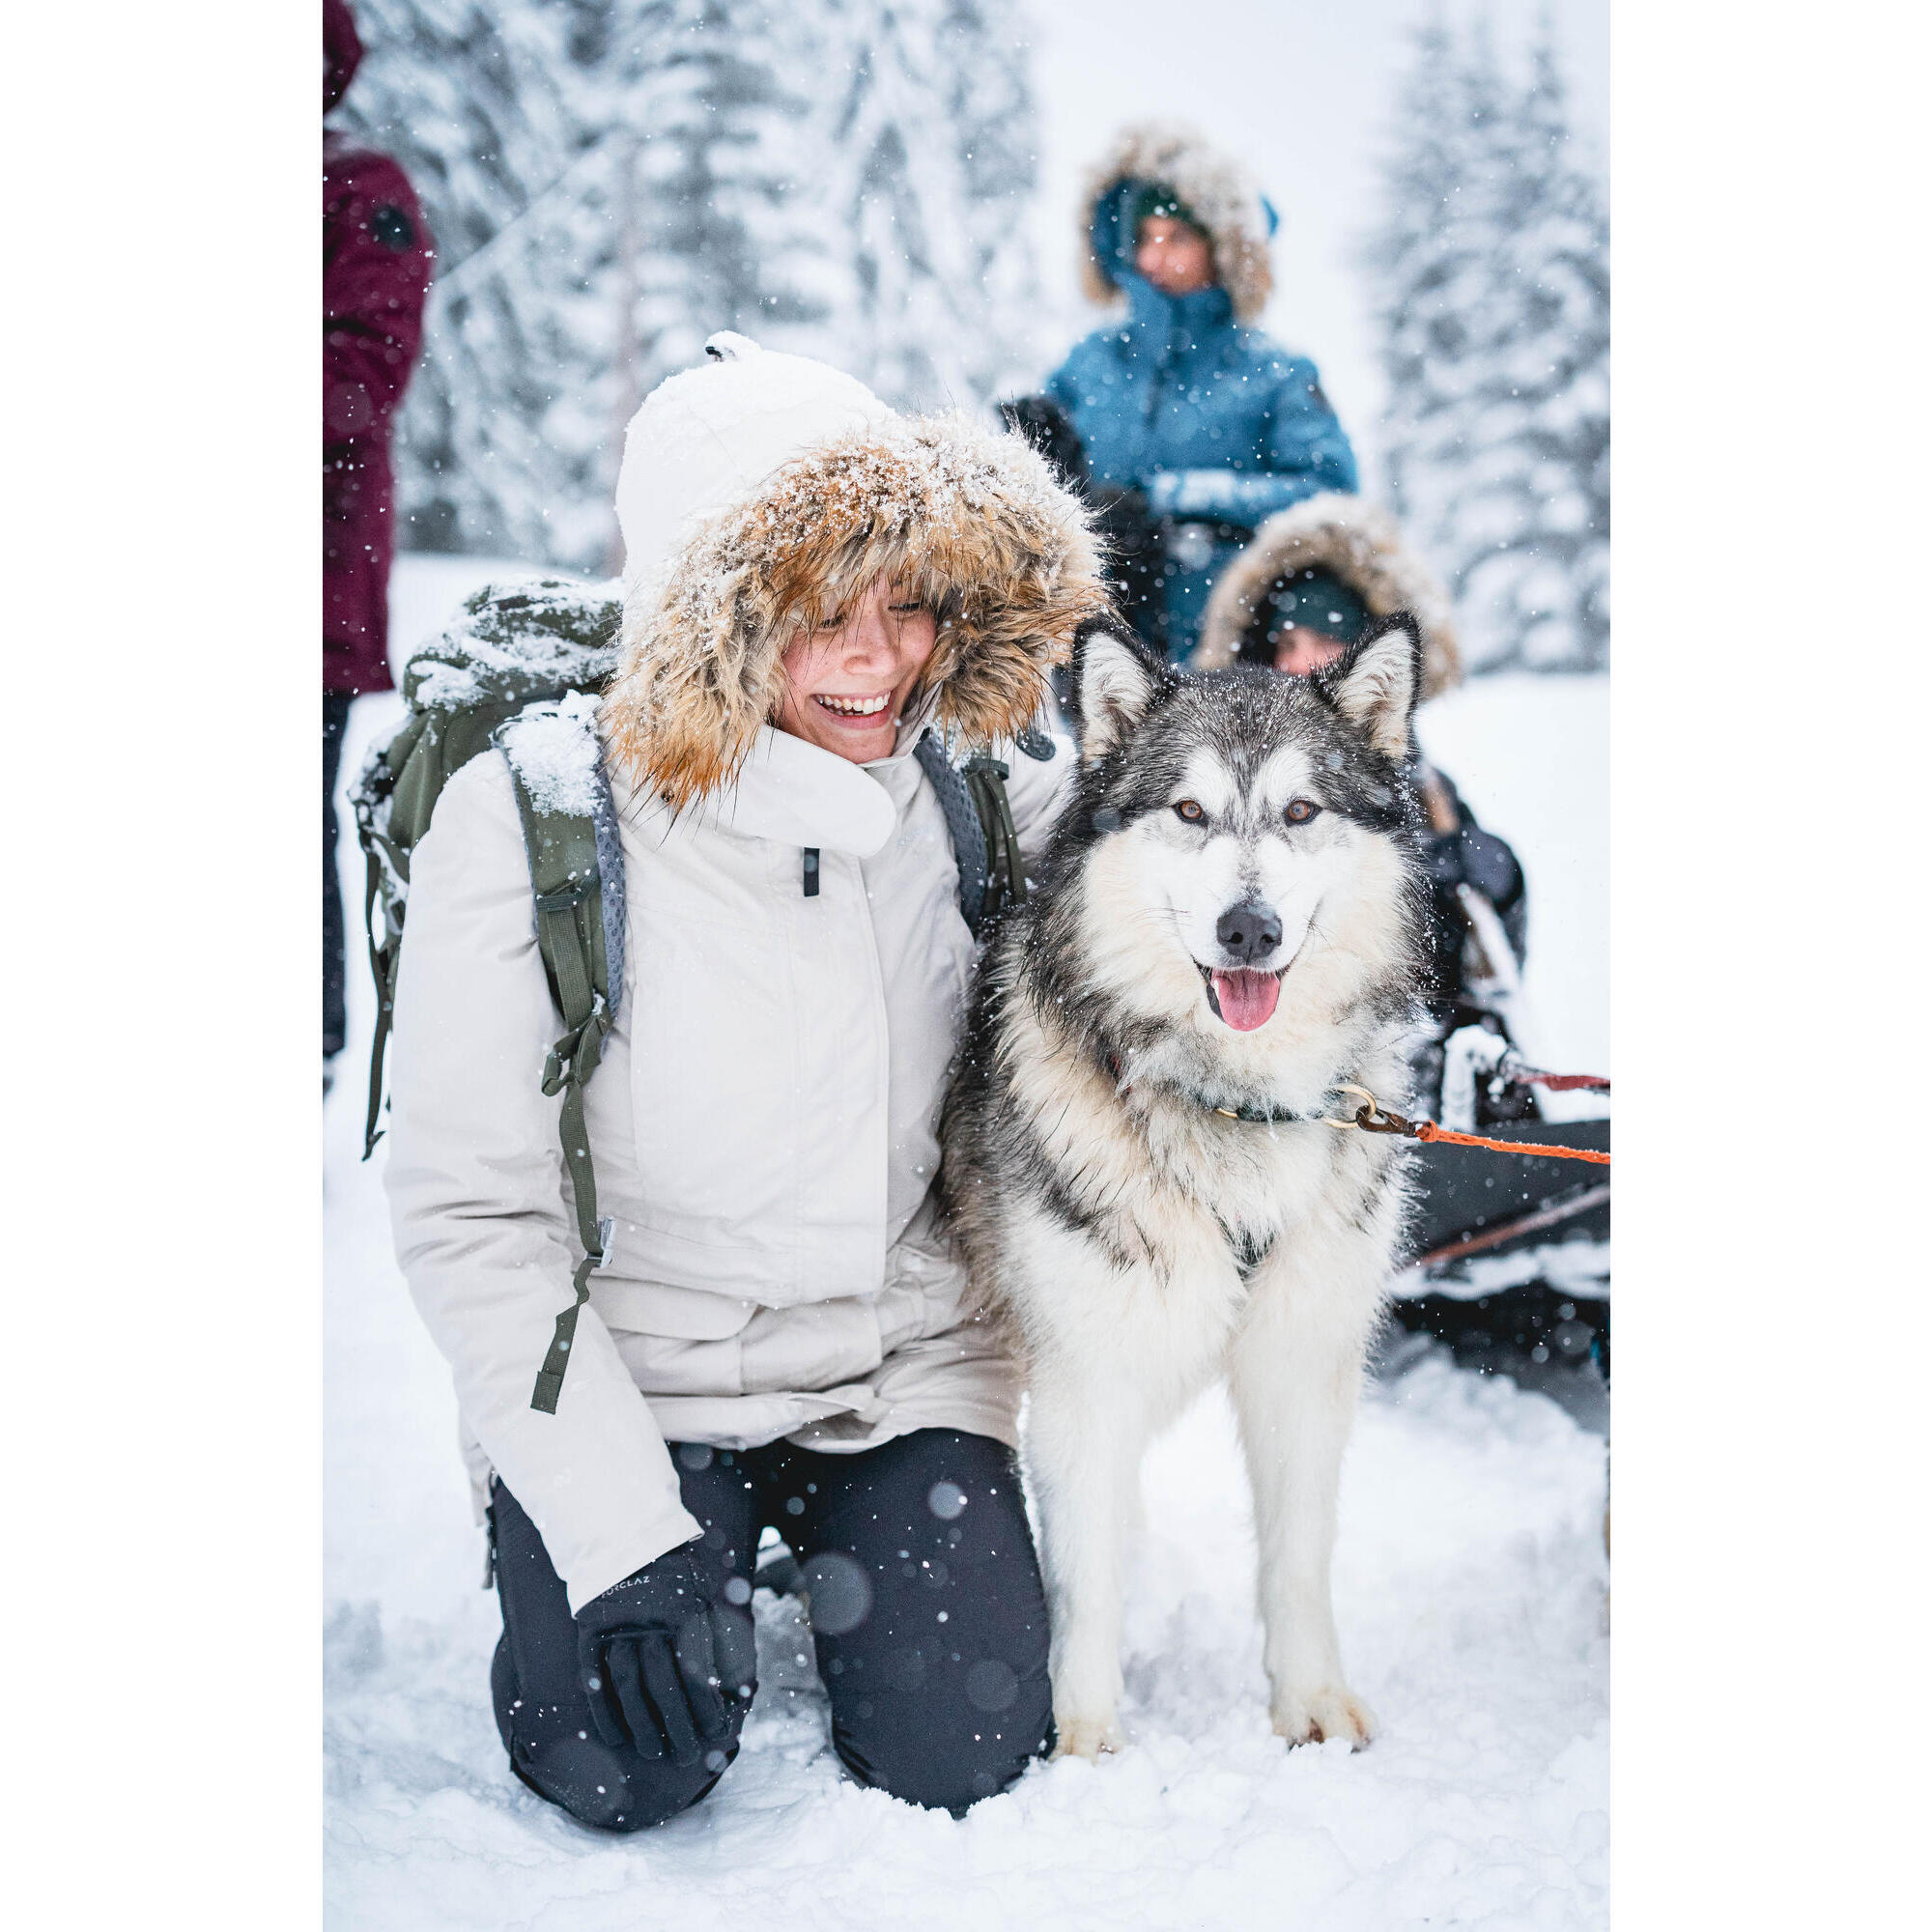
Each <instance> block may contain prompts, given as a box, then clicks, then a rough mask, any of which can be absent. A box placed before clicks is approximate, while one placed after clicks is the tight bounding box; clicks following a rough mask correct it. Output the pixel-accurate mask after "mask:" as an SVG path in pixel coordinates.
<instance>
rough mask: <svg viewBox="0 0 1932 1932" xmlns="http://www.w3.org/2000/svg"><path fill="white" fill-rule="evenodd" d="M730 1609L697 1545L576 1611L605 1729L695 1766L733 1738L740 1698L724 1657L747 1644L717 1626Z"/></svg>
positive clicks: (584, 1673)
mask: <svg viewBox="0 0 1932 1932" xmlns="http://www.w3.org/2000/svg"><path fill="white" fill-rule="evenodd" d="M728 1615H730V1612H729V1611H728V1610H725V1608H724V1606H723V1605H715V1604H713V1603H712V1602H711V1600H710V1597H709V1595H708V1594H707V1592H706V1590H705V1587H704V1579H703V1576H702V1574H701V1573H700V1572H699V1570H698V1567H697V1565H696V1562H695V1561H694V1560H693V1558H692V1555H691V1551H690V1548H689V1547H688V1546H685V1547H680V1548H676V1549H672V1550H669V1551H668V1552H667V1553H666V1554H664V1555H663V1556H660V1557H659V1558H658V1559H657V1561H656V1562H655V1563H647V1564H645V1565H644V1567H643V1568H642V1569H641V1570H639V1571H638V1572H637V1574H636V1575H635V1576H631V1577H625V1578H624V1580H623V1581H622V1582H621V1583H613V1584H611V1587H610V1588H609V1589H608V1590H606V1591H604V1592H603V1593H602V1594H601V1595H599V1596H595V1597H592V1598H591V1600H590V1601H589V1602H588V1603H587V1604H585V1605H584V1606H583V1607H582V1609H581V1610H579V1611H578V1612H577V1668H578V1673H579V1675H580V1676H581V1677H582V1680H583V1690H584V1693H585V1695H586V1696H587V1697H588V1698H589V1700H590V1719H591V1722H592V1723H593V1724H594V1725H595V1726H596V1728H597V1735H598V1736H599V1737H600V1738H602V1739H603V1740H604V1742H605V1743H606V1744H607V1745H610V1746H611V1747H613V1748H615V1749H619V1750H621V1749H623V1748H625V1747H627V1746H628V1747H631V1748H633V1749H635V1750H636V1751H637V1753H638V1755H639V1757H645V1758H651V1759H654V1760H655V1759H661V1758H665V1757H668V1758H669V1759H670V1760H671V1762H672V1763H673V1764H687V1765H688V1764H696V1762H697V1761H698V1759H699V1758H700V1757H702V1756H703V1755H704V1750H705V1747H706V1746H707V1745H715V1744H717V1743H718V1742H719V1741H720V1740H721V1739H723V1738H724V1737H725V1736H726V1735H727V1733H728V1732H729V1730H730V1728H731V1697H730V1691H729V1690H727V1689H726V1687H725V1682H724V1679H725V1670H724V1669H723V1668H721V1663H722V1662H723V1660H724V1658H725V1656H728V1655H729V1654H731V1653H733V1652H735V1651H737V1650H738V1649H740V1648H741V1647H742V1646H740V1645H738V1644H736V1643H735V1642H734V1641H733V1640H732V1634H730V1633H724V1632H720V1631H719V1630H718V1629H717V1628H716V1623H715V1620H716V1619H717V1618H718V1617H720V1616H728ZM721 1636H722V1637H724V1639H725V1640H724V1641H723V1642H722V1643H721V1642H720V1641H719V1639H720V1637H721Z"/></svg>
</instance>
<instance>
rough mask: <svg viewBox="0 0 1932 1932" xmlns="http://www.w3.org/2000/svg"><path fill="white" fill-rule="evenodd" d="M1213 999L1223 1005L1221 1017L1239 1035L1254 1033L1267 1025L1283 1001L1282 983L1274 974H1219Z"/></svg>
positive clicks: (1216, 975) (1216, 977) (1215, 977)
mask: <svg viewBox="0 0 1932 1932" xmlns="http://www.w3.org/2000/svg"><path fill="white" fill-rule="evenodd" d="M1214 997H1215V999H1216V1000H1218V1001H1219V1002H1220V1004H1221V1017H1222V1018H1223V1019H1224V1020H1226V1021H1227V1022H1228V1024H1229V1025H1230V1026H1231V1027H1233V1028H1234V1029H1235V1031H1236V1033H1253V1032H1254V1030H1255V1029H1256V1028H1257V1027H1258V1026H1265V1025H1266V1024H1267V1021H1268V1015H1269V1014H1270V1013H1272V1012H1273V1011H1274V1003H1275V1002H1276V1001H1277V1000H1278V999H1280V998H1281V981H1280V980H1278V979H1277V978H1276V977H1275V976H1274V975H1273V974H1272V973H1249V972H1246V971H1242V972H1238V973H1216V974H1215V975H1214Z"/></svg>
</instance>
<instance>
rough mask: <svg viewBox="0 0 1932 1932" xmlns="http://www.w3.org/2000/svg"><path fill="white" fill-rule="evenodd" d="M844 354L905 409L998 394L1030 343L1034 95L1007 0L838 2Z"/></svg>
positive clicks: (834, 7) (832, 23) (830, 14)
mask: <svg viewBox="0 0 1932 1932" xmlns="http://www.w3.org/2000/svg"><path fill="white" fill-rule="evenodd" d="M822 11H823V16H824V19H825V23H826V27H827V29H828V32H829V33H830V35H831V36H832V37H833V43H834V49H835V52H834V57H833V59H832V60H831V61H829V62H828V67H829V68H830V69H831V71H833V72H834V73H835V75H836V77H837V80H838V94H837V96H836V98H835V99H834V100H833V102H832V114H831V119H830V131H831V137H832V144H833V147H834V149H835V151H836V154H837V157H838V178H837V187H836V189H835V193H834V200H833V213H834V215H835V220H836V223H837V232H838V247H839V249H840V252H841V254H842V256H843V259H844V262H845V265H846V267H847V270H848V272H849V275H850V278H851V281H850V288H851V296H850V299H851V302H852V305H853V313H852V316H851V318H850V326H849V327H842V328H841V330H840V337H841V340H842V341H845V342H847V343H849V344H850V345H851V346H850V349H849V350H848V352H847V365H848V366H850V367H851V368H852V369H853V371H854V373H855V374H858V375H861V376H863V377H864V378H865V380H866V381H867V382H868V383H870V384H872V386H873V387H874V388H875V389H877V390H878V392H879V393H880V394H881V395H882V396H884V397H885V398H886V399H887V400H888V401H889V402H892V403H895V404H897V405H899V406H901V407H904V408H911V409H931V408H935V407H943V406H945V405H947V404H954V403H956V404H959V405H962V406H965V405H970V404H972V403H975V402H978V403H985V402H987V401H989V400H990V399H991V397H992V395H993V393H994V391H995V390H996V389H997V388H998V387H1000V386H1002V385H1004V384H1009V383H1011V382H1012V381H1014V380H1015V379H1016V377H1017V374H1018V372H1020V371H1022V370H1024V369H1025V368H1026V367H1027V365H1028V363H1029V361H1030V360H1031V356H1030V354H1029V351H1030V349H1031V346H1032V345H1031V344H1030V342H1029V340H1028V339H1027V338H1028V335H1029V324H1030V320H1031V315H1032V311H1033V309H1034V308H1035V307H1036V306H1037V304H1036V303H1035V301H1034V299H1033V298H1034V296H1035V293H1036V290H1037V283H1036V279H1035V269H1034V263H1033V255H1032V249H1031V243H1030V241H1029V240H1028V236H1027V230H1026V221H1025V216H1026V203H1027V200H1028V198H1029V197H1030V195H1031V193H1032V191H1033V187H1034V182H1035V172H1036V171H1035V156H1034V147H1035V137H1034V107H1033V98H1032V93H1031V90H1030V87H1029V85H1028V82H1027V76H1026V69H1025V49H1024V46H1023V44H1022V43H1021V37H1020V32H1019V21H1020V15H1019V13H1018V10H1017V8H1016V7H1015V5H1014V4H1013V0H828V4H827V5H826V6H825V7H824V8H823V10H822Z"/></svg>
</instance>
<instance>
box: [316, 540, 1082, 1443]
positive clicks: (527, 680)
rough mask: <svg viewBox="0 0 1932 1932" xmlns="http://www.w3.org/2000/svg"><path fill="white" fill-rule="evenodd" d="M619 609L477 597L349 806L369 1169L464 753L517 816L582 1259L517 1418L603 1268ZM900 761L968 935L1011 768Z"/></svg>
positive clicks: (552, 595) (609, 590) (618, 885)
mask: <svg viewBox="0 0 1932 1932" xmlns="http://www.w3.org/2000/svg"><path fill="white" fill-rule="evenodd" d="M622 615H623V600H622V597H621V594H620V592H619V590H618V587H617V585H615V584H614V583H577V582H564V581H562V580H559V579H556V578H543V579H540V580H536V581H531V582H518V583H513V584H501V585H499V584H494V583H491V584H485V585H484V587H483V588H482V589H480V590H477V591H475V592H473V593H472V594H471V595H470V596H469V598H468V599H467V600H466V601H465V603H464V606H463V609H462V611H461V612H460V613H459V615H458V617H457V619H456V621H455V622H454V623H452V624H451V625H450V627H449V628H448V630H446V631H445V632H444V633H443V634H442V636H441V637H440V638H439V639H437V640H436V642H434V643H432V644H428V645H426V646H424V647H423V649H421V650H420V651H418V652H417V653H416V655H415V657H414V658H412V660H411V662H410V665H409V667H408V668H407V670H406V671H405V672H404V675H403V697H404V700H405V702H406V703H407V705H408V707H409V708H408V710H407V712H406V713H405V715H404V717H403V721H402V723H401V724H400V725H398V726H397V728H396V729H395V731H393V732H392V733H391V734H390V736H389V737H388V738H387V739H386V740H385V741H384V742H383V743H381V744H379V745H378V746H377V747H376V748H375V750H374V751H373V752H371V753H370V755H369V760H368V763H367V764H366V765H365V766H364V767H363V769H362V773H361V776H360V777H359V778H358V779H357V781H356V782H355V786H354V788H353V789H352V791H351V793H350V799H351V802H352V804H353V805H354V807H355V826H356V833H357V836H358V838H359V839H360V842H361V846H362V850H363V853H364V855H365V857H366V859H367V862H368V888H367V896H366V900H365V905H364V912H365V916H366V918H367V921H368V926H369V967H370V971H371V972H372V974H373V975H374V976H375V980H376V1001H377V1006H376V1037H375V1042H374V1045H373V1046H372V1048H371V1051H370V1057H369V1113H368V1121H367V1124H366V1127H365V1131H364V1139H363V1158H364V1159H365V1160H366V1159H367V1158H368V1157H369V1155H370V1153H372V1152H373V1151H375V1146H376V1143H377V1141H378V1140H380V1139H381V1138H382V1130H381V1127H380V1125H379V1122H380V1121H381V1118H382V1107H383V1059H384V1049H385V1048H386V1046H387V1044H388V1038H389V1028H390V1025H391V1023H392V1021H393V1018H394V1014H395V996H396V969H397V966H398V965H399V963H400V962H401V959H402V947H403V928H404V921H405V917H406V915H407V913H408V910H409V893H410V857H411V855H412V853H413V852H414V850H415V848H416V845H417V843H418V842H419V841H420V839H421V838H422V837H423V835H424V833H426V832H427V831H428V830H429V826H430V819H431V817H432V816H433V814H434V813H435V810H436V802H437V800H438V799H439V798H440V797H441V796H442V790H443V787H444V786H445V785H446V784H447V783H448V782H449V781H450V780H451V779H452V778H453V777H454V776H455V775H456V773H457V772H459V771H460V770H461V769H462V768H463V767H464V766H465V765H467V764H468V763H469V760H470V759H471V758H473V757H474V756H475V755H476V754H477V753H479V752H482V751H485V750H487V749H489V748H491V747H495V748H496V749H497V750H498V751H500V752H501V753H503V755H504V758H505V760H506V761H507V762H508V764H509V767H510V774H511V778H512V781H513V782H514V785H515V789H516V797H517V810H518V812H519V813H520V815H521V817H522V819H523V825H524V845H525V850H526V854H527V856H528V858H529V866H530V891H531V896H532V898H533V900H534V903H535V916H536V933H537V950H538V952H540V953H541V955H542V957H543V963H544V973H545V976H546V978H547V979H548V980H549V982H550V991H551V998H552V1000H553V1001H554V1003H555V1006H556V1009H557V1013H558V1015H559V1017H560V1018H561V1019H562V1021H563V1031H562V1033H561V1034H560V1035H559V1036H558V1037H557V1040H556V1043H555V1044H554V1046H553V1047H552V1048H551V1049H550V1052H549V1054H548V1055H547V1056H546V1058H545V1061H544V1065H543V1071H542V1076H541V1077H542V1085H543V1091H544V1093H545V1094H549V1095H551V1096H552V1097H555V1096H557V1095H559V1094H560V1095H561V1096H562V1106H561V1111H560V1119H559V1122H558V1126H559V1130H560V1133H561V1137H562V1142H563V1158H564V1166H565V1169H566V1171H567V1172H568V1173H569V1176H570V1184H571V1192H572V1194H573V1196H574V1197H575V1200H576V1206H577V1235H578V1239H579V1241H580V1242H581V1244H582V1248H583V1259H582V1262H580V1263H579V1264H578V1267H577V1271H576V1274H575V1276H574V1278H573V1283H572V1285H573V1287H574V1288H575V1290H576V1293H577V1298H576V1300H575V1301H574V1302H573V1303H572V1304H571V1306H570V1307H568V1308H566V1309H565V1310H564V1311H563V1312H562V1313H561V1314H560V1315H559V1316H558V1317H557V1318H556V1332H555V1334H554V1336H553V1337H552V1340H551V1346H550V1351H549V1353H548V1354H547V1355H546V1356H545V1358H544V1364H543V1367H542V1369H541V1371H540V1372H539V1373H538V1375H537V1378H536V1388H535V1391H534V1393H533V1394H532V1395H531V1397H530V1406H531V1407H532V1408H536V1409H541V1410H542V1411H544V1413H546V1414H550V1415H554V1414H555V1412H556V1404H557V1397H558V1395H559V1394H560V1393H561V1391H562V1387H563V1372H564V1368H565V1366H566V1364H567V1362H568V1360H569V1356H570V1345H571V1342H572V1341H573V1339H574V1338H575V1336H576V1333H577V1314H578V1310H579V1309H580V1308H582V1306H583V1304H584V1302H585V1301H587V1300H588V1299H589V1296H590V1286H589V1282H590V1276H591V1273H592V1272H593V1271H594V1270H595V1269H596V1268H598V1267H599V1266H601V1265H602V1264H603V1260H604V1254H605V1249H606V1244H607V1242H608V1240H609V1237H610V1233H611V1224H610V1221H609V1219H608V1218H603V1219H600V1218H599V1216H598V1212H597V1179H596V1175H595V1173H594V1171H593V1169H592V1167H591V1164H590V1147H589V1140H588V1136H587V1135H586V1133H585V1130H584V1122H583V1089H584V1086H585V1084H586V1083H587V1082H588V1080H589V1079H590V1076H591V1075H592V1074H593V1073H594V1072H596V1070H597V1064H598V1061H599V1060H600V1059H601V1058H602V1055H603V1050H604V1041H605V1039H606V1037H608V1035H609V1033H610V1031H611V1024H612V1022H613V1021H614V1020H615V1017H616V1010H617V1003H618V1001H619V1000H620V999H621V998H622V996H623V986H624V931H625V902H624V862H623V850H622V846H621V844H620V843H619V840H618V833H617V819H616V812H615V810H614V808H613V807H612V804H611V786H610V782H609V780H608V778H607V776H606V774H605V771H604V767H603V762H602V753H601V748H600V746H599V742H598V738H597V732H596V726H595V713H596V699H597V696H598V694H600V693H601V692H602V691H603V690H604V688H605V686H606V685H607V684H609V682H610V681H611V676H612V674H613V673H614V672H615V670H616V668H617V630H618V625H619V622H620V620H621V618H622ZM1019 744H1020V749H1021V750H1022V751H1024V752H1025V753H1027V754H1028V755H1029V756H1030V757H1036V758H1050V757H1051V756H1052V755H1053V747H1052V745H1051V743H1050V742H1049V741H1047V740H1045V739H1042V738H1041V737H1039V736H1038V734H1037V733H1035V732H1032V731H1026V732H1022V733H1021V735H1020V739H1019ZM914 755H915V756H916V757H917V758H918V759H919V762H920V765H921V767H922V769H923V771H924V772H925V774H926V777H927V778H928V779H929V780H930V781H931V782H932V786H933V789H934V791H935V792H936V793H937V794H938V797H939V803H940V806H941V809H942V810H944V812H945V815H946V825H947V830H948V831H949V832H950V833H951V835H952V845H953V851H954V854H955V856H956V858H957V859H958V862H959V910H960V912H961V913H962V915H963V916H964V917H965V920H966V923H967V925H968V927H969V928H970V929H971V930H972V932H973V935H974V937H975V938H976V939H977V938H979V937H980V936H981V935H982V934H983V933H984V932H985V931H986V930H987V929H988V927H989V925H990V923H991V922H992V921H993V920H994V919H995V918H997V917H998V915H999V914H1000V913H1001V912H1002V911H1003V910H1004V909H1005V908H1006V907H1007V906H1008V905H1009V904H1012V903H1014V902H1015V901H1017V900H1019V899H1023V898H1024V897H1025V896H1026V892H1027V882H1026V877H1025V874H1024V873H1023V871H1022V870H1021V867H1020V851H1019V840H1018V837H1017V835H1016V834H1015V832H1014V829H1013V819H1012V812H1011V810H1010V809H1009V805H1008V800H1007V787H1006V781H1007V777H1008V768H1007V767H1006V766H1005V765H1004V764H1002V763H1001V762H1000V761H999V760H998V759H997V758H989V757H982V756H976V757H970V758H968V759H967V760H966V761H965V763H964V765H963V766H960V767H957V768H955V767H954V766H953V764H952V760H951V759H950V758H949V757H948V756H947V754H946V751H945V748H944V746H943V745H942V744H941V743H940V741H939V739H938V738H937V737H935V736H934V735H933V734H932V733H931V732H930V731H928V732H927V733H926V734H925V735H924V736H923V738H922V739H921V741H920V743H919V745H918V746H917V748H916V749H915V753H914ZM802 890H803V892H804V893H805V894H806V895H808V896H810V895H813V894H815V893H816V892H817V890H818V853H817V851H816V850H815V849H812V848H810V847H808V848H806V849H805V852H804V855H803V865H802Z"/></svg>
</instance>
